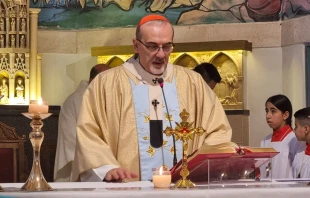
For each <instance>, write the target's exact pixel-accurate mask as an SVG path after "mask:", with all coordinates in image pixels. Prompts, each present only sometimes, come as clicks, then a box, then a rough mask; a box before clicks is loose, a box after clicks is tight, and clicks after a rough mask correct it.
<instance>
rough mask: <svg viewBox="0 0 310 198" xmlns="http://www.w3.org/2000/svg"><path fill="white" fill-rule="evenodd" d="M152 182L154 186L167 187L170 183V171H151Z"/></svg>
mask: <svg viewBox="0 0 310 198" xmlns="http://www.w3.org/2000/svg"><path fill="white" fill-rule="evenodd" d="M153 184H154V187H155V188H169V187H170V184H171V173H170V171H162V170H159V171H153Z"/></svg>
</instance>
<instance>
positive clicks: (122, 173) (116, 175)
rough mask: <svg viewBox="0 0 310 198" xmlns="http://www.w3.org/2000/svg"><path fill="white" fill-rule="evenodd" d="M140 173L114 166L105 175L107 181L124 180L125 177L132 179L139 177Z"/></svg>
mask: <svg viewBox="0 0 310 198" xmlns="http://www.w3.org/2000/svg"><path fill="white" fill-rule="evenodd" d="M137 177H138V175H137V174H136V173H132V172H129V171H128V170H126V169H124V168H113V169H111V170H110V171H109V172H107V174H106V175H105V178H104V179H105V180H106V181H113V180H123V179H132V178H137Z"/></svg>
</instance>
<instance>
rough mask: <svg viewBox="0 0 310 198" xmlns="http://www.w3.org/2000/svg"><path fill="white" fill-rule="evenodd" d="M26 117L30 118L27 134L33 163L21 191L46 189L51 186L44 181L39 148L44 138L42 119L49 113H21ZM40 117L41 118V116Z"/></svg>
mask: <svg viewBox="0 0 310 198" xmlns="http://www.w3.org/2000/svg"><path fill="white" fill-rule="evenodd" d="M23 115H25V116H26V117H30V118H32V121H31V122H30V126H31V127H32V131H31V133H30V134H29V139H30V141H31V144H32V148H33V163H32V169H31V172H30V175H29V177H28V180H27V181H26V183H25V184H24V185H23V186H22V188H21V190H22V191H48V190H53V188H52V187H51V186H50V185H49V184H48V183H47V182H46V180H45V178H44V176H43V173H42V170H41V164H40V148H41V144H42V142H43V139H44V133H43V132H42V131H41V128H42V127H43V122H42V119H44V118H47V117H49V116H50V115H51V114H41V115H40V114H34V115H30V114H27V115H26V114H23ZM41 117H42V118H41Z"/></svg>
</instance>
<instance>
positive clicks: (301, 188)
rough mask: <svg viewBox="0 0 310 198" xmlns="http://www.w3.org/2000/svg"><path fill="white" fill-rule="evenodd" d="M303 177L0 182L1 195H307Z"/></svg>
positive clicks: (285, 197) (226, 197) (172, 197)
mask: <svg viewBox="0 0 310 198" xmlns="http://www.w3.org/2000/svg"><path fill="white" fill-rule="evenodd" d="M307 183H308V182H305V181H287V182H275V181H274V182H238V183H234V184H232V183H229V184H225V183H219V184H210V185H208V184H198V185H197V187H195V188H191V189H175V188H173V187H171V188H167V189H155V188H154V187H153V184H152V183H151V182H129V183H105V182H71V183H65V182H63V183H60V182H58V183H53V182H51V183H49V184H50V185H51V187H52V188H53V189H54V191H41V192H25V191H19V190H20V188H21V187H22V185H23V184H22V183H2V184H0V185H1V186H2V187H3V188H4V190H5V192H0V198H1V197H34V198H37V197H38V198H54V197H55V198H71V197H72V198H78V197H85V198H93V197H100V198H105V197H112V198H114V197H115V198H116V197H117V198H123V197H124V198H125V197H141V198H142V197H143V198H144V197H147V198H180V197H186V198H192V197H195V198H196V197H197V198H198V197H207V198H213V197H214V198H242V197H246V198H262V197H263V198H292V197H295V198H296V197H298V198H309V197H310V186H307Z"/></svg>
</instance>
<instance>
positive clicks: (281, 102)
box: [265, 94, 293, 126]
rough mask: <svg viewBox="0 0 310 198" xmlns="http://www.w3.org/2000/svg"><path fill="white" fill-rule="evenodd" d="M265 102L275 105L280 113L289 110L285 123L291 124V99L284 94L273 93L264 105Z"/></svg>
mask: <svg viewBox="0 0 310 198" xmlns="http://www.w3.org/2000/svg"><path fill="white" fill-rule="evenodd" d="M267 102H270V103H271V104H273V105H274V106H275V107H277V108H278V109H279V110H280V111H282V113H285V112H286V111H288V112H289V116H288V118H287V119H286V120H285V122H286V124H288V125H290V126H292V114H293V108H292V104H291V101H290V100H289V99H288V97H286V96H285V95H281V94H279V95H274V96H271V97H270V98H268V99H267V101H266V103H265V106H266V104H267Z"/></svg>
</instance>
